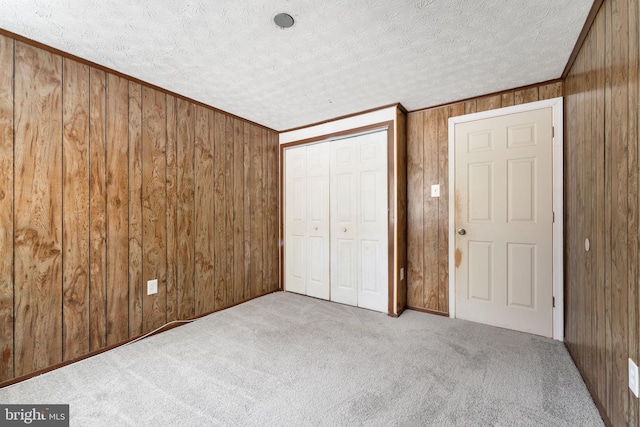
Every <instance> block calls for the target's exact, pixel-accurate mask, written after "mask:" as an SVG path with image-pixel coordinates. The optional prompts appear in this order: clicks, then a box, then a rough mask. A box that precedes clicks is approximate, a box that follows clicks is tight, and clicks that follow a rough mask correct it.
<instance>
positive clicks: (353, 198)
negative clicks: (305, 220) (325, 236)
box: [330, 138, 359, 305]
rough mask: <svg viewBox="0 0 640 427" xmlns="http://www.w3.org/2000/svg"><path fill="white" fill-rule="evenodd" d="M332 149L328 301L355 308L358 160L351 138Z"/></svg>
mask: <svg viewBox="0 0 640 427" xmlns="http://www.w3.org/2000/svg"><path fill="white" fill-rule="evenodd" d="M330 147H331V156H330V157H331V167H330V169H331V179H330V180H331V197H330V199H331V203H330V204H331V300H332V301H336V302H340V303H343V304H350V305H358V270H359V267H358V256H357V254H358V242H357V238H358V235H357V223H358V219H357V205H358V198H357V194H358V182H357V179H358V159H357V156H356V146H355V144H354V138H349V139H343V140H339V141H334V142H331V143H330Z"/></svg>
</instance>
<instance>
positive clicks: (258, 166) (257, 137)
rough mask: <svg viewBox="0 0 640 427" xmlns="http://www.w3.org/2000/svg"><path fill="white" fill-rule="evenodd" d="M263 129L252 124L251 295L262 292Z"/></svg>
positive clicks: (250, 187)
mask: <svg viewBox="0 0 640 427" xmlns="http://www.w3.org/2000/svg"><path fill="white" fill-rule="evenodd" d="M261 152H262V129H261V128H259V127H258V126H255V125H252V126H251V175H250V181H249V191H250V193H251V213H250V218H251V243H250V247H251V264H250V276H249V277H250V279H251V296H252V297H256V296H258V295H261V294H262V216H263V202H262V196H263V194H264V193H263V191H262V182H263V170H262V167H263V165H262V156H261Z"/></svg>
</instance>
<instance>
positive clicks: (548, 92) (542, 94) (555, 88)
mask: <svg viewBox="0 0 640 427" xmlns="http://www.w3.org/2000/svg"><path fill="white" fill-rule="evenodd" d="M559 96H562V82H555V83H549V84H546V85H542V86H540V87H539V88H538V98H539V100H540V101H543V100H545V99H553V98H557V97H559Z"/></svg>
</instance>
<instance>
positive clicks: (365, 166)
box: [356, 132, 389, 311]
mask: <svg viewBox="0 0 640 427" xmlns="http://www.w3.org/2000/svg"><path fill="white" fill-rule="evenodd" d="M356 146H357V148H358V160H359V164H358V186H357V187H358V188H357V193H356V194H357V200H358V202H359V203H358V204H357V207H358V215H357V219H358V221H357V224H356V227H357V230H358V255H359V257H358V266H359V274H358V306H359V307H364V308H368V309H371V310H376V311H386V310H387V308H388V307H387V305H388V295H389V290H388V289H389V288H388V274H387V272H388V258H387V253H388V250H387V248H388V235H387V230H388V208H387V193H388V190H387V150H386V149H387V133H386V132H378V133H372V134H368V135H362V136H360V137H358V138H357V141H356Z"/></svg>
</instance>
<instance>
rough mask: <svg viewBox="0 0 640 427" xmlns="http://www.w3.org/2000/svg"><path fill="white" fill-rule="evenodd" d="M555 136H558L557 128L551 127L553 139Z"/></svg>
mask: <svg viewBox="0 0 640 427" xmlns="http://www.w3.org/2000/svg"><path fill="white" fill-rule="evenodd" d="M555 136H556V127H555V126H551V138H554V137H555Z"/></svg>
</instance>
